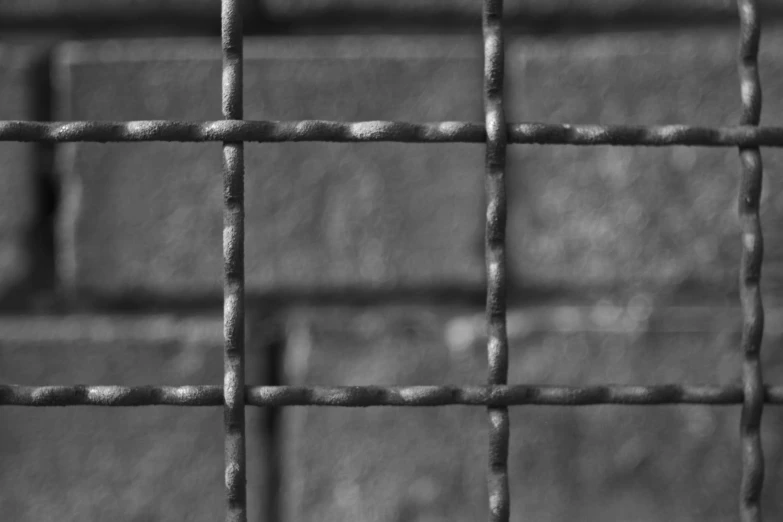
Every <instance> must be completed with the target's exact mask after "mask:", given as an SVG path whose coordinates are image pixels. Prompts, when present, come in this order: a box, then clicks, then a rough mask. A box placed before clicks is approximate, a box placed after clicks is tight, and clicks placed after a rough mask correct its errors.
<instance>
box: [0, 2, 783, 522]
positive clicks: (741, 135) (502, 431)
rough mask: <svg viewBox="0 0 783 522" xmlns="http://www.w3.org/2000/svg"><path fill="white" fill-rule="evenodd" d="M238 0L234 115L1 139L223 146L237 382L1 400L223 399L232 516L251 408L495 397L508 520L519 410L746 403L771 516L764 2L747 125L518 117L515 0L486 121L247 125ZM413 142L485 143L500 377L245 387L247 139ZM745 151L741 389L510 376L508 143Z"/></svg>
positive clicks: (744, 428) (743, 47) (755, 515)
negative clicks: (510, 42) (514, 418)
mask: <svg viewBox="0 0 783 522" xmlns="http://www.w3.org/2000/svg"><path fill="white" fill-rule="evenodd" d="M239 3H240V2H239V0H222V45H223V115H224V117H225V120H222V121H206V122H182V121H135V122H99V121H83V122H31V121H0V141H28V142H77V141H82V142H137V141H173V142H207V141H219V142H223V159H224V173H223V179H224V203H225V206H224V236H223V239H224V243H223V249H224V272H225V273H224V277H225V281H224V283H225V286H224V337H225V350H224V372H225V373H224V383H223V386H218V385H202V386H178V387H174V386H136V387H125V386H84V385H73V386H18V385H12V384H9V385H0V406H2V405H5V406H28V407H36V406H77V405H80V406H153V405H170V406H223V407H224V412H225V419H224V420H225V436H226V438H225V457H226V463H225V464H226V492H227V504H228V506H227V508H228V509H227V515H226V520H227V522H246V519H247V513H246V488H245V480H246V479H245V477H246V455H245V436H244V431H245V406H256V407H280V406H335V407H370V406H409V407H427V406H448V405H466V406H484V407H487V409H488V417H489V423H490V430H489V438H490V441H489V450H490V451H489V469H488V486H489V488H488V491H489V518H490V521H491V522H507V521H508V520H509V517H510V496H509V489H508V467H507V466H508V443H509V433H510V429H509V419H508V410H507V408H508V407H509V406H522V405H550V406H587V405H599V404H620V405H659V404H702V405H713V406H719V405H742V416H741V421H740V424H741V426H740V436H741V443H742V481H741V486H740V506H739V510H740V514H741V520H742V522H760V521H761V508H760V496H761V489H762V485H763V477H764V461H763V454H762V448H761V437H760V423H761V414H762V409H763V405H764V403H767V404H773V405H783V386H765V385H764V383H763V380H762V376H761V365H760V362H759V351H760V347H761V339H762V335H763V326H764V310H763V306H762V302H761V294H760V274H761V264H762V257H763V242H762V235H761V225H760V220H759V205H760V194H761V182H762V163H761V154H760V152H759V147H762V146H765V147H783V127H760V126H759V122H760V115H761V86H760V81H759V75H758V48H759V43H760V33H761V27H760V23H759V22H760V20H759V12H758V8H757V5H756V1H755V0H737V5H738V8H739V16H740V41H739V77H740V86H741V93H742V109H743V110H742V117H741V120H740V124H739V125H738V126H734V127H694V126H687V125H666V126H627V125H568V124H556V123H512V124H507V123H506V121H505V117H504V113H503V91H502V88H503V73H504V67H503V65H504V63H503V62H504V59H503V55H504V45H503V34H502V10H503V2H502V0H484V2H483V33H484V52H485V69H484V89H485V93H484V94H485V99H484V102H485V122H484V123H483V124H482V123H471V122H432V123H410V122H388V121H367V122H337V121H316V120H310V121H291V122H274V121H244V120H243V119H242V117H243V115H242V87H243V85H242V19H241V11H240V9H239ZM295 141H334V142H376V141H388V142H409V143H447V142H463V143H484V144H486V190H487V216H486V262H487V276H488V277H487V281H488V283H487V309H486V322H487V328H488V332H487V333H488V341H487V356H488V360H489V376H488V385H487V386H409V387H386V386H384V387H381V386H360V387H356V386H354V387H323V386H246V385H245V382H244V332H245V325H244V321H245V310H244V201H243V199H244V161H243V154H244V151H243V148H244V142H295ZM509 143H512V144H553V145H554V144H560V145H614V146H671V145H689V146H709V147H739V156H740V163H741V180H740V193H739V217H740V223H741V248H742V256H741V265H740V291H741V296H740V298H741V304H742V312H743V335H742V341H741V346H742V350H743V353H744V359H743V368H742V370H743V372H742V375H743V379H742V385H741V386H725V387H716V386H689V385H682V384H661V385H654V386H619V385H596V386H583V387H569V386H535V385H513V386H509V385H507V384H506V382H507V373H508V339H507V335H506V317H507V310H506V298H505V288H506V284H505V277H506V273H505V259H504V258H505V219H506V198H505V181H504V177H505V151H506V146H507V144H509Z"/></svg>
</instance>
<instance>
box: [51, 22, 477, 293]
mask: <svg viewBox="0 0 783 522" xmlns="http://www.w3.org/2000/svg"><path fill="white" fill-rule="evenodd" d="M218 53H219V44H218V43H217V42H215V41H209V42H205V41H187V40H183V41H174V42H172V41H164V42H156V41H152V42H132V43H111V42H109V43H94V42H90V43H89V44H87V43H85V44H73V45H69V46H67V47H66V48H65V49H64V50H63V52H62V53H60V61H59V66H58V71H59V73H58V74H59V77H60V80H58V81H59V85H60V90H61V92H62V94H61V97H60V103H61V104H62V106H64V107H67V110H66V113H65V116H64V117H66V118H69V119H77V120H84V119H103V120H106V119H111V120H123V119H132V120H141V119H184V120H205V119H220V118H221V114H220V85H221V80H220V57H219V54H218ZM480 56H481V48H480V44H479V42H478V41H476V40H471V41H465V40H459V39H448V38H446V39H428V38H402V39H398V38H327V37H325V38H305V39H285V38H281V39H264V40H253V39H248V40H247V41H246V51H245V73H244V79H245V94H244V95H245V118H246V119H269V120H291V119H336V120H369V119H385V120H423V121H430V120H474V121H475V120H481V119H482V117H483V116H482V111H483V109H482V98H481V84H482V73H481V71H482V66H481V62H480ZM455 86H459V88H454V87H455ZM64 157H65V158H67V159H64V162H67V164H66V165H65V166H64V169H65V180H66V182H65V192H66V203H65V206H64V211H63V212H64V213H63V222H64V223H65V225H64V226H63V227H62V234H61V242H60V244H61V246H62V252H63V256H62V261H63V262H62V265H61V274H63V277H64V278H65V280H66V283H67V284H68V285H70V286H71V287H75V288H77V289H80V290H83V291H90V292H97V293H109V294H123V293H134V292H138V293H156V292H157V293H164V294H169V295H187V294H211V293H219V292H220V287H221V269H222V261H221V259H222V258H221V244H222V239H221V238H222V230H221V227H222V219H221V207H222V182H221V175H220V172H221V163H220V162H221V153H220V145H219V144H114V145H96V144H79V145H75V146H73V148H71V149H69V152H68V154H67V155H65V156H64ZM482 163H483V152H482V148H481V147H480V146H464V145H459V144H451V145H437V146H433V145H429V146H425V145H405V144H324V143H299V144H268V145H248V146H247V147H246V197H245V201H246V219H247V222H246V223H247V224H246V237H247V241H246V253H247V254H246V270H247V283H248V288H249V290H250V291H251V292H279V291H284V290H293V291H301V290H307V291H314V292H317V291H320V290H324V291H332V290H335V289H345V288H362V289H364V288H376V289H378V288H383V289H397V288H401V287H403V288H408V287H415V288H418V287H420V286H424V287H450V286H454V285H461V286H468V287H470V286H473V287H478V286H479V285H481V283H482V281H483V273H484V268H483V252H482V241H483V240H482V234H483V224H482V222H481V220H480V219H477V217H478V216H480V215H481V214H482V206H483V202H482V201H483V188H482V185H483V181H482V174H481V173H482V169H483V167H482Z"/></svg>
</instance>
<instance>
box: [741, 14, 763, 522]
mask: <svg viewBox="0 0 783 522" xmlns="http://www.w3.org/2000/svg"><path fill="white" fill-rule="evenodd" d="M737 5H738V7H739V16H740V45H739V77H740V89H741V94H742V116H741V118H740V123H741V124H742V125H756V126H757V125H758V124H759V121H760V119H761V82H760V81H759V73H758V51H759V42H760V39H761V26H760V24H759V13H758V6H757V5H756V0H738V1H737ZM739 155H740V163H741V166H742V167H741V180H740V192H739V205H738V212H739V218H740V227H741V231H742V258H741V261H740V299H741V301H742V312H743V328H742V351H743V353H744V360H743V364H742V383H743V403H742V418H741V427H740V436H741V445H742V483H741V486H740V519H741V520H742V522H761V519H762V518H761V489H762V486H763V483H764V455H763V453H762V448H761V433H760V427H761V411H762V407H763V405H764V388H763V381H762V376H761V365H760V363H759V352H760V349H761V339H762V336H763V333H764V307H763V305H762V302H761V291H760V288H759V282H760V279H761V262H762V258H763V255H764V242H763V238H762V235H761V220H760V218H759V206H760V200H761V183H762V175H763V173H762V163H761V152H760V151H759V148H758V147H741V148H740V150H739Z"/></svg>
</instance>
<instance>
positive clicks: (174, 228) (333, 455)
mask: <svg viewBox="0 0 783 522" xmlns="http://www.w3.org/2000/svg"><path fill="white" fill-rule="evenodd" d="M506 4H507V5H506V11H507V12H508V24H507V25H508V34H507V51H506V56H507V102H506V111H507V115H508V119H509V121H547V122H568V123H618V124H620V123H628V124H667V123H688V124H694V125H709V126H716V125H731V124H735V123H736V122H737V121H738V119H739V109H740V93H739V81H738V79H737V76H736V65H735V59H736V41H737V36H738V35H737V25H738V24H737V21H736V8H735V7H734V6H733V3H732V2H730V1H728V0H717V1H714V0H710V1H708V0H698V1H694V2H689V3H688V7H683V5H682V2H679V1H675V0H666V1H663V0H657V1H648V0H611V1H608V0H607V1H599V0H585V1H582V2H570V1H565V0H558V1H552V0H535V1H526V2H521V1H513V0H507V1H506ZM479 5H480V2H476V1H474V0H471V1H467V0H464V1H463V0H449V1H446V0H437V1H435V0H433V1H429V2H424V1H421V0H416V1H412V0H411V1H402V0H400V1H398V2H392V3H390V2H388V1H384V2H381V1H376V0H361V1H359V0H267V1H265V2H255V1H247V2H245V4H244V6H245V10H246V16H247V23H246V25H247V32H248V36H247V38H246V40H245V92H244V97H245V117H246V118H247V119H267V120H297V119H332V120H403V121H438V120H467V121H481V120H482V119H483V105H482V94H481V89H482V70H483V62H482V60H483V58H482V57H483V51H482V43H481V37H480V27H479V21H480V15H479V11H480V8H479ZM761 5H762V14H763V15H764V18H763V20H764V24H765V28H764V36H763V39H762V53H761V64H760V70H761V76H762V85H763V88H764V96H765V102H764V103H765V105H764V116H763V120H762V123H764V124H767V125H777V124H780V122H779V121H778V118H777V115H778V114H779V113H780V112H781V111H783V102H781V100H783V92H782V91H783V61H781V58H780V56H778V53H777V49H778V48H780V46H781V44H783V26H781V25H780V24H779V23H778V21H777V20H778V18H779V17H780V16H781V15H783V9H782V8H781V7H780V4H779V2H777V1H776V0H763V1H761ZM218 17H219V1H218V0H187V1H182V0H154V1H153V0H149V1H141V0H134V1H132V0H122V1H116V2H103V1H100V0H78V1H75V0H19V1H7V2H2V3H1V4H0V27H2V29H3V30H2V33H1V34H2V38H1V39H0V68H2V73H3V74H2V75H0V93H2V94H3V96H2V97H0V119H38V120H48V119H51V120H91V119H98V120H143V119H177V120H212V119H220V118H221V114H220V88H221V87H220V85H221V83H220V74H221V73H220V69H221V64H220V47H219V41H218V39H217V37H218V35H219V20H218ZM483 154H484V149H483V147H482V146H481V145H468V144H439V145H407V144H325V143H297V144H293V143H288V144H265V145H259V144H248V145H247V146H246V184H247V189H246V191H247V193H246V214H247V215H246V219H247V222H246V236H247V239H246V270H247V295H248V310H249V313H248V331H247V346H248V348H247V350H248V362H247V370H248V374H247V378H246V379H247V383H248V384H266V383H271V384H322V385H365V384H379V385H416V384H482V383H484V382H485V379H486V364H487V363H486V355H485V352H484V350H485V346H484V344H485V342H484V336H483V316H482V308H483V292H484V283H485V281H484V279H485V275H484V251H483V248H484V247H483V234H484V213H485V209H484V204H485V199H484V187H483V161H484V159H483ZM763 157H764V164H765V167H766V172H767V173H768V175H767V176H766V179H765V186H764V192H763V195H762V200H763V202H762V205H763V211H762V221H763V223H764V224H765V231H766V234H765V236H766V258H765V268H764V277H763V288H764V289H765V295H764V297H765V303H766V304H767V305H768V307H769V313H768V318H767V331H766V338H765V341H764V343H765V344H764V355H763V359H764V362H765V365H766V366H765V378H766V379H767V381H768V382H776V383H780V382H782V381H781V380H779V378H783V357H782V356H781V355H780V352H779V351H775V350H774V348H775V347H776V345H778V344H779V343H780V341H781V337H782V336H783V309H781V308H778V306H779V304H780V299H779V297H780V295H781V291H783V239H782V238H781V237H779V236H778V234H776V233H775V230H776V228H775V224H776V223H778V222H780V220H781V219H783V198H781V196H780V195H779V194H780V192H781V191H780V188H782V187H781V182H780V180H779V179H778V176H775V173H776V172H778V171H779V170H781V167H782V166H783V156H781V153H780V152H778V151H776V150H774V149H769V150H765V151H764V152H763ZM0 158H2V165H3V168H2V169H0V188H2V190H0V382H3V383H17V384H32V385H45V384H75V383H80V384H122V385H138V384H173V385H177V384H219V383H220V382H221V379H222V364H221V359H222V351H221V350H222V327H221V296H222V284H221V278H222V261H221V259H222V250H221V246H222V236H221V235H222V219H221V209H222V199H221V196H222V182H221V177H220V171H221V166H220V161H221V159H220V158H221V155H220V144H216V143H210V144H182V143H179V144H171V143H169V144H166V143H132V144H131V143H124V144H96V143H84V144H65V145H57V146H50V145H42V144H12V143H6V144H0ZM738 171H739V162H738V160H737V154H736V151H734V150H731V149H706V148H684V147H675V148H664V149H630V148H622V149H621V148H611V147H593V148H575V147H564V146H563V147H560V146H557V147H551V146H550V147H538V146H512V147H510V148H509V161H508V174H507V177H508V190H509V219H508V233H507V235H508V256H509V259H508V260H509V264H508V267H509V280H510V294H509V299H510V311H509V336H510V344H511V347H510V356H511V366H510V370H509V382H510V383H512V384H522V383H536V384H566V385H581V384H600V383H617V384H658V383H670V382H683V383H691V384H716V385H726V384H731V383H737V382H739V379H740V353H739V347H738V340H739V335H740V329H741V325H740V323H739V318H740V311H739V309H738V304H737V284H736V279H737V277H736V273H737V270H738V258H739V250H740V245H739V234H738V222H737V217H736V203H735V199H736V193H737V188H738V187H737V182H738ZM511 422H512V439H511V453H510V460H509V467H510V474H511V478H510V487H511V498H512V518H513V520H515V521H516V520H523V519H531V520H533V519H534V520H541V521H566V520H568V521H570V520H575V519H579V520H583V521H585V522H590V521H599V520H608V519H617V520H620V519H623V520H640V521H647V520H650V521H653V520H672V521H680V520H682V521H685V520H697V519H698V520H715V521H728V520H734V519H735V511H736V504H737V495H738V488H739V477H740V473H739V463H740V454H739V452H740V447H739V437H738V423H739V410H738V408H735V407H721V408H709V407H696V406H688V407H685V406H680V407H673V406H666V407H648V408H638V407H636V408H627V407H617V406H607V407H587V408H573V409H570V408H558V407H520V408H514V409H512V414H511ZM781 429H783V416H781V413H780V412H778V411H777V409H776V408H774V407H771V408H767V409H766V410H765V413H764V421H763V433H762V437H763V442H764V450H765V456H766V459H767V476H766V486H765V493H764V495H765V497H764V506H765V510H766V514H767V516H769V517H771V518H772V519H774V518H775V517H776V516H780V515H781V514H783V499H781V498H780V496H779V495H776V494H775V492H776V491H777V490H778V488H780V487H781V486H783V474H782V473H781V472H782V471H783V469H782V468H781V461H782V459H783V444H781V439H780V437H779V436H778V434H779V432H780V430H781ZM247 433H248V491H249V501H248V503H249V508H250V516H251V520H280V521H283V522H293V521H299V520H312V521H316V520H317V521H319V522H325V521H332V520H334V521H341V522H342V521H346V520H356V521H359V520H361V521H363V522H373V521H394V522H396V521H400V522H402V521H414V520H416V521H446V520H449V521H452V520H458V521H462V520H464V521H468V520H470V521H473V520H477V519H480V518H482V517H484V516H485V513H486V504H487V500H486V496H487V493H486V484H485V475H484V474H485V468H486V461H487V444H488V443H487V423H486V415H485V412H484V411H483V410H482V409H480V408H468V407H449V408H440V409H416V408H408V409H403V408H374V409H372V408H371V409H366V410H365V409H362V410H359V409H356V410H348V409H328V408H289V409H285V410H284V411H261V410H259V409H256V408H249V409H248V426H247ZM0 455H1V456H2V463H3V465H2V466H0V491H2V493H0V513H3V514H4V516H3V517H2V518H3V520H11V521H19V522H32V521H36V522H37V521H40V520H49V519H54V518H57V519H58V520H62V521H76V520H80V521H81V520H92V519H106V518H109V517H114V518H117V519H118V520H130V521H134V522H137V521H138V522H143V521H151V520H188V521H194V522H200V521H207V520H215V519H216V518H219V517H221V516H222V515H221V513H222V511H223V503H224V499H223V495H224V493H223V486H222V482H223V478H222V475H223V443H222V422H221V415H220V411H219V409H214V408H195V409H183V408H173V407H154V408H152V407H151V408H138V409H135V408H122V409H111V408H106V409H104V408H66V409H35V410H33V409H21V408H11V407H5V408H0Z"/></svg>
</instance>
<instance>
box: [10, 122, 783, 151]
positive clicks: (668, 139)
mask: <svg viewBox="0 0 783 522" xmlns="http://www.w3.org/2000/svg"><path fill="white" fill-rule="evenodd" d="M506 136H507V141H508V143H512V144H540V145H586V146H589V145H614V146H623V147H668V146H673V145H685V146H702V147H783V127H758V126H750V125H739V126H733V127H698V126H690V125H653V126H641V125H571V124H567V123H538V122H528V123H510V124H507V125H506ZM0 141H21V142H43V143H67V142H96V143H124V142H144V141H171V142H183V143H198V142H207V141H230V142H256V143H281V142H303V141H316V142H345V143H357V142H359V143H361V142H398V143H486V141H487V134H486V130H485V126H484V124H483V123H474V122H464V121H442V122H429V123H411V122H394V121H361V122H341V121H323V120H301V121H249V120H233V121H225V120H220V121H201V122H193V121H171V120H157V121H126V122H113V121H71V122H38V121H0Z"/></svg>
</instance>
